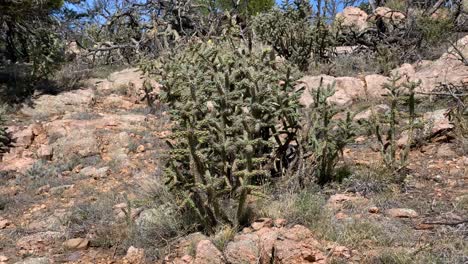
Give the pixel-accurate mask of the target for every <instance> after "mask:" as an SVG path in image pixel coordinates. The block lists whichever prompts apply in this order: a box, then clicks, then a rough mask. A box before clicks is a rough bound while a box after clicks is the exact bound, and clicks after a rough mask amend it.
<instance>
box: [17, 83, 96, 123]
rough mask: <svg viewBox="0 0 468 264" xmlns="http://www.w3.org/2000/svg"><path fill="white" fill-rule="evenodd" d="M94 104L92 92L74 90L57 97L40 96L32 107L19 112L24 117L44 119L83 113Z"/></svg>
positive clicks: (26, 107)
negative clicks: (64, 114)
mask: <svg viewBox="0 0 468 264" xmlns="http://www.w3.org/2000/svg"><path fill="white" fill-rule="evenodd" d="M93 102H94V91H93V90H92V89H87V90H74V91H69V92H63V93H59V94H57V95H48V94H45V95H41V96H39V97H38V98H37V99H35V100H34V105H33V106H32V107H31V106H24V107H23V108H22V109H21V110H20V112H21V113H22V114H24V115H26V116H31V117H37V118H44V117H49V116H52V115H60V114H63V113H65V112H79V111H85V110H86V109H87V108H88V107H89V105H91V104H92V103H93Z"/></svg>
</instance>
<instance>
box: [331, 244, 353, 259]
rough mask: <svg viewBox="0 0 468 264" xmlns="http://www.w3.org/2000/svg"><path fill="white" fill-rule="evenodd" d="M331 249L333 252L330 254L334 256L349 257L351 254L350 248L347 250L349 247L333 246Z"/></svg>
mask: <svg viewBox="0 0 468 264" xmlns="http://www.w3.org/2000/svg"><path fill="white" fill-rule="evenodd" d="M331 250H332V252H333V253H332V255H333V256H334V257H339V258H346V259H349V258H351V256H352V255H351V250H349V248H347V247H345V246H336V247H333V248H332V249H331Z"/></svg>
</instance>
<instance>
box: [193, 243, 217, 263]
mask: <svg viewBox="0 0 468 264" xmlns="http://www.w3.org/2000/svg"><path fill="white" fill-rule="evenodd" d="M193 263H194V264H224V263H225V261H224V257H223V254H222V253H221V252H220V251H219V249H217V248H216V247H215V245H213V243H211V241H210V240H202V241H200V242H199V243H198V245H197V249H196V253H195V260H194V262H193Z"/></svg>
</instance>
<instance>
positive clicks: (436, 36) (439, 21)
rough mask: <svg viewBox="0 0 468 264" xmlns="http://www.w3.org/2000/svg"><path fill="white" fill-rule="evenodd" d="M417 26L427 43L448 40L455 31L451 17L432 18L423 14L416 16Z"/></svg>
mask: <svg viewBox="0 0 468 264" xmlns="http://www.w3.org/2000/svg"><path fill="white" fill-rule="evenodd" d="M416 26H417V28H418V31H420V32H421V34H422V39H423V41H425V42H426V44H427V45H436V44H439V43H441V42H444V41H446V40H447V38H448V37H449V36H450V35H451V34H452V33H453V32H454V27H455V25H454V24H453V21H452V20H451V19H449V18H443V17H441V18H432V17H430V16H423V15H421V16H419V17H417V18H416Z"/></svg>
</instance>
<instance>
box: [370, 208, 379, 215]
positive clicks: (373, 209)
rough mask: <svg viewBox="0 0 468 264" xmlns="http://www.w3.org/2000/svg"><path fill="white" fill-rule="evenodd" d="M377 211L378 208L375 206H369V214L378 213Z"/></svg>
mask: <svg viewBox="0 0 468 264" xmlns="http://www.w3.org/2000/svg"><path fill="white" fill-rule="evenodd" d="M379 212H380V210H379V208H378V207H376V206H372V207H371V208H369V213H371V214H378V213H379Z"/></svg>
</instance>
